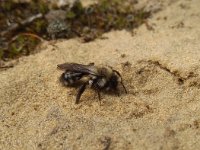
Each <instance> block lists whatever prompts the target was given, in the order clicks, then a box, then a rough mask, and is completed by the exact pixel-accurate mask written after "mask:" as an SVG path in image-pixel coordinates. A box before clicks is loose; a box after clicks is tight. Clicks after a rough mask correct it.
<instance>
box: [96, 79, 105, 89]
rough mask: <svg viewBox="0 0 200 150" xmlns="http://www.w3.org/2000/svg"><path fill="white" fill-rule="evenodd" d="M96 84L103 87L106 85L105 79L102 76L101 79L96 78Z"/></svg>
mask: <svg viewBox="0 0 200 150" xmlns="http://www.w3.org/2000/svg"><path fill="white" fill-rule="evenodd" d="M97 85H98V86H99V87H104V86H105V85H106V79H104V78H102V79H100V80H98V81H97Z"/></svg>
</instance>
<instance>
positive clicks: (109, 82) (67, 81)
mask: <svg viewBox="0 0 200 150" xmlns="http://www.w3.org/2000/svg"><path fill="white" fill-rule="evenodd" d="M58 69H60V70H63V71H64V73H62V75H61V76H60V82H61V83H62V84H63V85H64V86H80V87H79V89H78V94H77V96H76V104H78V103H79V100H80V98H81V95H82V94H83V92H84V91H85V89H86V87H87V86H89V87H90V88H92V89H94V90H95V91H96V92H97V93H98V98H99V100H101V96H100V92H101V91H103V90H106V91H114V92H116V93H117V94H118V95H119V89H118V84H119V83H121V85H122V86H123V88H124V90H125V92H126V93H127V90H126V88H125V86H124V84H123V81H122V77H121V75H120V73H119V72H118V71H116V70H114V69H112V67H110V66H95V65H94V63H90V64H88V65H82V64H77V63H64V64H60V65H58Z"/></svg>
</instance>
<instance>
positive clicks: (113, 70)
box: [113, 70, 128, 94]
mask: <svg viewBox="0 0 200 150" xmlns="http://www.w3.org/2000/svg"><path fill="white" fill-rule="evenodd" d="M113 71H114V72H115V73H117V75H118V76H119V77H120V78H121V84H122V86H123V88H124V91H125V92H126V94H127V93H128V92H127V90H126V87H125V86H124V83H123V79H122V76H121V74H120V73H119V72H118V71H117V70H113Z"/></svg>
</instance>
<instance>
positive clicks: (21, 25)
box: [0, 13, 43, 36]
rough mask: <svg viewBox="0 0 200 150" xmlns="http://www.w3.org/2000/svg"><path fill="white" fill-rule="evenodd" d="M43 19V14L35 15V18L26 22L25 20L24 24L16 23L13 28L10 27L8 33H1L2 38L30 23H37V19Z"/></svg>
mask: <svg viewBox="0 0 200 150" xmlns="http://www.w3.org/2000/svg"><path fill="white" fill-rule="evenodd" d="M42 17H43V14H41V13H39V14H37V15H34V16H31V17H29V18H27V19H25V20H23V21H22V22H20V23H14V24H13V25H12V26H10V27H9V28H8V29H7V30H6V31H3V32H1V34H0V35H1V36H5V35H6V34H8V33H10V32H12V31H15V30H17V29H19V28H21V27H24V26H26V25H28V24H30V23H32V22H33V21H35V20H36V19H40V18H42Z"/></svg>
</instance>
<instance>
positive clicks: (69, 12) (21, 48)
mask: <svg viewBox="0 0 200 150" xmlns="http://www.w3.org/2000/svg"><path fill="white" fill-rule="evenodd" d="M134 5H135V0H127V1H124V0H110V1H108V0H99V1H98V3H97V4H93V5H90V6H88V7H83V6H82V4H81V2H79V1H77V2H76V3H74V5H73V7H72V8H69V7H68V6H66V7H62V8H56V7H55V8H49V6H48V5H47V4H46V3H44V2H42V1H38V0H33V1H32V2H31V3H13V2H12V1H4V2H1V4H0V34H1V31H6V30H8V28H9V27H12V26H13V25H15V24H16V25H17V28H14V29H13V30H10V31H8V32H6V34H5V33H4V34H1V36H0V60H7V59H10V58H17V57H20V56H22V55H29V54H31V53H33V52H34V49H35V47H36V46H37V45H38V44H39V43H40V42H41V41H43V40H50V39H52V38H53V39H58V38H66V39H69V38H74V37H77V36H78V37H81V38H82V39H83V42H89V41H92V40H94V39H96V38H99V37H101V35H102V34H103V33H105V32H108V31H111V30H122V29H126V30H128V31H132V30H133V29H134V28H136V27H138V26H139V25H141V24H142V23H144V22H145V20H146V19H147V18H148V17H149V16H150V15H151V12H145V11H144V9H140V10H137V9H135V7H134ZM55 10H62V11H64V12H65V16H64V18H61V19H59V18H58V21H56V23H55V19H49V20H48V19H47V18H46V17H45V16H46V15H47V14H48V13H50V12H51V11H55ZM37 14H42V17H41V18H38V19H35V20H34V21H30V22H28V23H24V24H23V23H22V22H25V21H24V20H27V18H30V17H32V16H34V15H37ZM55 18H57V17H55ZM53 21H54V24H53V25H51V24H52V23H51V22H53ZM59 22H60V24H59ZM63 24H64V25H63ZM61 29H62V30H61ZM57 30H60V31H57ZM59 32H61V33H62V36H58V35H57V34H59ZM52 34H53V36H52Z"/></svg>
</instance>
